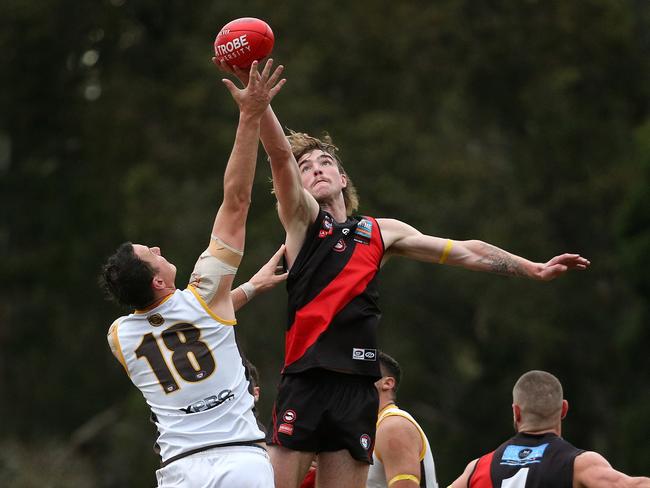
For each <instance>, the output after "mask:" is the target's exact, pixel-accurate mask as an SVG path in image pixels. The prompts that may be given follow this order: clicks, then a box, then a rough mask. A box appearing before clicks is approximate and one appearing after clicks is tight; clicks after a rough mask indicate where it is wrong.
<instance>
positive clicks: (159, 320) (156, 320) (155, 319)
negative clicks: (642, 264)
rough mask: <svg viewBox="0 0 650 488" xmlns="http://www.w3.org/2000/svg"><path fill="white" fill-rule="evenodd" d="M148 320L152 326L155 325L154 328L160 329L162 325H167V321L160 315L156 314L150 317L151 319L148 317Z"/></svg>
mask: <svg viewBox="0 0 650 488" xmlns="http://www.w3.org/2000/svg"><path fill="white" fill-rule="evenodd" d="M147 320H148V321H149V323H150V324H151V325H153V326H154V327H159V326H161V325H162V324H164V323H165V319H164V318H163V316H162V315H160V314H159V313H155V314H153V315H149V317H147Z"/></svg>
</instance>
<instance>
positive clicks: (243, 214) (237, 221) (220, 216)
mask: <svg viewBox="0 0 650 488" xmlns="http://www.w3.org/2000/svg"><path fill="white" fill-rule="evenodd" d="M272 66H273V60H271V59H270V60H269V61H267V63H266V65H265V66H264V69H263V71H262V72H261V73H260V72H258V70H257V62H253V64H252V65H251V68H250V73H249V80H248V84H247V86H246V87H244V88H242V89H239V88H237V87H236V86H235V85H234V84H233V83H232V82H231V81H230V80H227V79H224V80H223V82H224V84H225V85H226V88H228V91H230V94H231V95H232V97H233V99H234V100H235V102H236V103H237V105H238V106H239V124H238V126H237V133H236V135H235V142H234V144H233V148H232V152H231V154H230V158H229V160H228V164H227V166H226V171H225V173H224V177H223V186H224V194H223V203H222V204H221V207H220V208H219V211H218V212H217V216H216V218H215V221H214V226H213V230H212V233H213V235H216V236H218V237H219V238H220V239H221V240H223V241H224V242H225V243H226V244H227V245H229V246H231V247H233V248H235V249H243V247H244V238H245V233H246V232H245V231H246V226H245V224H246V218H247V216H248V209H249V206H250V201H251V192H252V187H253V178H254V176H255V165H256V163H257V148H258V145H259V144H258V140H259V134H260V124H261V118H262V115H263V114H264V112H265V111H266V109H267V107H268V106H269V103H270V102H271V99H273V97H274V96H275V94H276V93H277V92H278V91H280V89H281V88H282V85H283V84H284V83H285V80H279V81H278V79H279V77H280V75H281V73H282V70H283V67H282V66H279V67H278V68H277V69H276V70H275V71H274V72H273V74H271V68H272Z"/></svg>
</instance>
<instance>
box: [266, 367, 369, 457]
mask: <svg viewBox="0 0 650 488" xmlns="http://www.w3.org/2000/svg"><path fill="white" fill-rule="evenodd" d="M378 408H379V395H378V393H377V390H376V389H375V384H374V378H373V377H372V376H361V375H352V374H345V373H337V372H334V371H327V370H323V369H310V370H308V371H305V372H302V373H296V374H285V375H283V376H282V378H281V380H280V385H279V386H278V396H277V399H276V401H275V405H274V406H273V416H272V418H271V424H270V427H269V430H268V434H267V438H266V442H267V443H268V444H273V445H278V446H283V447H286V448H288V449H293V450H294V451H307V452H316V453H319V452H331V451H339V450H342V449H347V450H348V451H349V452H350V454H351V455H352V457H353V458H354V459H357V460H359V461H362V462H365V463H368V464H372V450H373V448H374V446H375V428H376V422H377V410H378Z"/></svg>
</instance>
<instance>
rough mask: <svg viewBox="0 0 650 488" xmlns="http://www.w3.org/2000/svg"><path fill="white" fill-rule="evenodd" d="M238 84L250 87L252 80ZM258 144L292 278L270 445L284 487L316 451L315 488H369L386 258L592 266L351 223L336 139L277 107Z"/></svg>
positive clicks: (571, 258) (394, 226) (519, 271)
mask: <svg viewBox="0 0 650 488" xmlns="http://www.w3.org/2000/svg"><path fill="white" fill-rule="evenodd" d="M215 63H216V64H217V65H218V66H219V67H220V68H221V69H222V70H225V71H229V72H231V73H232V72H233V70H232V69H231V68H229V67H228V66H227V65H226V64H225V63H221V64H219V63H217V62H216V61H215ZM234 74H235V75H236V76H237V77H238V78H239V79H240V80H241V81H242V82H243V83H246V82H247V74H246V73H244V72H242V71H241V70H239V69H235V70H234ZM260 137H261V140H262V143H263V145H264V148H265V150H266V152H267V154H268V156H269V159H270V163H271V172H272V177H273V186H274V190H275V194H276V197H277V200H278V213H279V217H280V221H281V222H282V225H283V226H284V229H285V231H286V239H285V244H286V253H285V257H286V263H287V266H288V269H289V277H288V280H287V290H288V293H289V298H288V300H289V311H288V312H289V320H288V322H289V323H288V330H287V333H286V339H285V341H286V343H285V362H284V368H283V375H282V379H281V382H280V386H279V391H278V397H277V401H276V404H275V407H274V411H273V415H272V422H273V425H272V428H271V429H269V432H268V436H267V442H268V443H269V444H271V445H272V448H271V449H270V454H271V459H272V462H273V465H274V471H275V482H276V486H277V487H278V488H296V487H298V486H299V483H300V481H301V480H302V479H303V477H304V475H305V472H306V471H307V470H308V468H309V466H310V464H311V460H312V458H313V457H314V454H315V453H318V466H319V468H318V476H319V480H318V486H336V487H337V488H345V487H348V486H350V487H353V486H355V487H356V486H362V485H363V483H364V482H365V478H366V476H367V470H368V464H369V463H370V462H371V459H372V446H373V443H374V431H375V420H376V414H377V405H378V403H377V402H378V400H377V392H376V390H375V388H374V381H376V380H377V379H379V378H380V377H381V373H380V371H379V364H378V362H377V361H376V350H377V343H376V336H377V333H376V332H377V330H376V329H377V325H378V322H379V317H380V311H379V308H378V306H377V299H378V290H377V282H376V276H377V273H378V271H379V267H380V265H381V264H382V263H383V262H384V261H385V260H386V259H387V258H388V257H390V256H391V255H399V256H404V257H408V258H411V259H416V260H420V261H424V262H429V263H440V264H449V265H453V266H462V267H464V268H467V269H470V270H474V271H489V272H495V273H499V274H505V275H511V276H524V277H528V278H532V279H536V280H543V281H547V280H552V279H554V278H556V277H558V276H560V275H561V274H563V273H565V272H566V271H568V270H571V269H585V268H586V267H587V266H588V265H589V261H587V260H586V259H584V258H582V257H580V256H579V255H577V254H561V255H559V256H556V257H554V258H552V259H550V260H549V261H547V262H545V263H536V262H532V261H529V260H527V259H524V258H521V257H519V256H515V255H513V254H510V253H508V252H506V251H503V250H501V249H499V248H497V247H495V246H492V245H489V244H486V243H484V242H481V241H478V240H469V241H455V240H451V239H444V238H440V237H434V236H430V235H425V234H422V233H421V232H419V231H418V230H417V229H415V228H413V227H411V226H410V225H408V224H406V223H404V222H401V221H399V220H395V219H388V218H381V219H374V218H372V217H360V216H353V214H354V212H355V211H356V210H357V206H358V200H357V196H356V191H355V189H354V186H353V185H352V181H351V179H350V177H349V176H348V174H347V173H346V172H345V170H344V169H343V166H342V164H341V161H340V160H339V158H338V157H337V151H338V149H337V148H336V146H334V144H333V143H332V141H331V140H330V139H329V137H327V138H324V139H323V140H319V139H316V138H314V137H310V136H309V135H307V134H301V133H293V134H291V135H290V136H289V137H288V138H287V137H286V136H285V133H284V130H283V128H282V125H281V124H280V122H279V121H278V119H277V118H276V116H275V114H274V113H273V111H272V109H271V108H270V107H269V108H267V110H266V112H265V114H264V115H263V117H262V124H261V131H260ZM355 403H356V405H355Z"/></svg>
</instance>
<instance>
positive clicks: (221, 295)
mask: <svg viewBox="0 0 650 488" xmlns="http://www.w3.org/2000/svg"><path fill="white" fill-rule="evenodd" d="M271 68H272V61H268V62H267V63H266V65H265V67H264V69H263V71H262V72H261V73H260V72H259V71H258V69H257V63H253V65H252V66H251V69H250V81H249V83H248V85H247V86H246V87H245V88H243V89H238V88H236V87H235V86H234V85H233V84H232V83H231V82H230V81H228V80H224V83H225V84H226V86H227V88H228V90H229V91H230V93H231V95H232V96H233V98H234V100H235V101H236V103H237V105H238V106H239V125H238V127H237V133H236V136H235V142H234V146H233V149H232V153H231V155H230V159H229V160H228V165H227V167H226V170H225V174H224V199H223V203H222V204H221V207H220V208H219V211H218V212H217V215H216V218H215V221H214V225H213V228H212V236H211V239H210V243H209V246H208V248H207V249H206V251H205V252H203V253H202V254H201V256H200V257H199V259H198V261H197V263H196V266H195V268H194V272H193V273H192V277H191V279H190V283H189V285H188V287H187V288H186V289H184V290H177V289H176V286H175V278H176V267H175V266H174V265H173V264H171V263H170V262H168V261H167V260H166V259H165V258H164V257H163V256H162V254H161V251H160V249H159V248H158V247H149V246H146V245H141V244H131V243H128V242H127V243H125V244H122V245H121V246H120V247H119V248H118V250H117V252H116V253H115V254H114V255H113V256H111V257H110V258H109V259H108V262H107V264H106V265H105V266H104V269H103V273H102V280H103V284H104V286H105V288H106V289H107V290H108V291H109V293H110V294H111V295H112V296H113V297H114V298H115V299H116V300H117V301H118V302H119V303H121V304H123V305H127V306H132V307H135V308H136V311H135V312H133V313H132V314H130V315H128V316H125V317H121V318H119V319H117V320H116V321H115V322H114V323H113V324H112V325H111V327H110V330H109V334H108V340H109V344H110V347H111V350H112V351H113V354H114V355H115V356H116V358H117V359H118V360H119V361H120V363H121V364H122V366H123V367H124V369H125V371H126V373H127V374H128V375H129V377H130V379H131V381H132V382H133V384H134V385H135V386H136V387H138V388H139V389H140V391H141V392H142V394H143V396H144V397H145V400H146V401H147V404H148V405H149V408H150V409H151V412H152V418H153V420H154V422H155V423H156V427H157V429H158V434H159V436H158V439H157V448H158V450H159V453H160V456H161V469H159V470H158V471H157V472H156V476H157V479H158V486H159V487H160V488H163V487H165V488H168V487H187V488H191V487H196V486H203V487H233V486H237V487H255V488H257V487H259V488H267V487H269V486H273V470H272V468H271V464H270V462H269V458H268V456H267V454H266V451H265V450H264V448H263V447H262V446H261V444H260V443H261V442H262V441H263V439H264V434H263V433H262V432H261V431H260V429H259V428H258V426H257V423H256V420H255V416H254V414H253V397H252V395H251V394H250V393H249V391H248V380H247V379H246V377H245V374H244V367H243V364H242V358H241V355H240V354H239V350H238V348H237V343H236V341H235V333H234V327H233V326H234V325H235V324H236V320H235V310H236V308H238V306H239V305H241V303H243V302H244V301H245V300H246V298H247V297H249V296H250V294H251V293H252V292H253V287H252V286H251V285H250V284H248V285H246V286H244V287H243V288H240V289H237V290H235V291H233V292H232V295H231V287H232V283H233V279H234V276H235V273H236V271H237V267H238V266H239V263H240V261H241V258H242V255H243V249H244V240H245V224H246V218H247V215H248V209H249V205H250V200H251V190H252V185H253V177H254V174H255V164H256V160H257V148H258V140H259V131H260V118H261V116H262V114H263V113H264V111H265V110H266V108H267V106H268V104H269V102H270V101H271V99H272V98H273V97H274V96H275V94H276V93H277V92H278V91H279V90H280V89H281V87H282V85H283V84H284V80H280V79H279V77H280V74H281V73H282V67H281V66H280V67H278V68H277V69H276V70H275V71H273V73H272V72H271ZM277 258H279V256H277V255H276V259H277Z"/></svg>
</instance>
